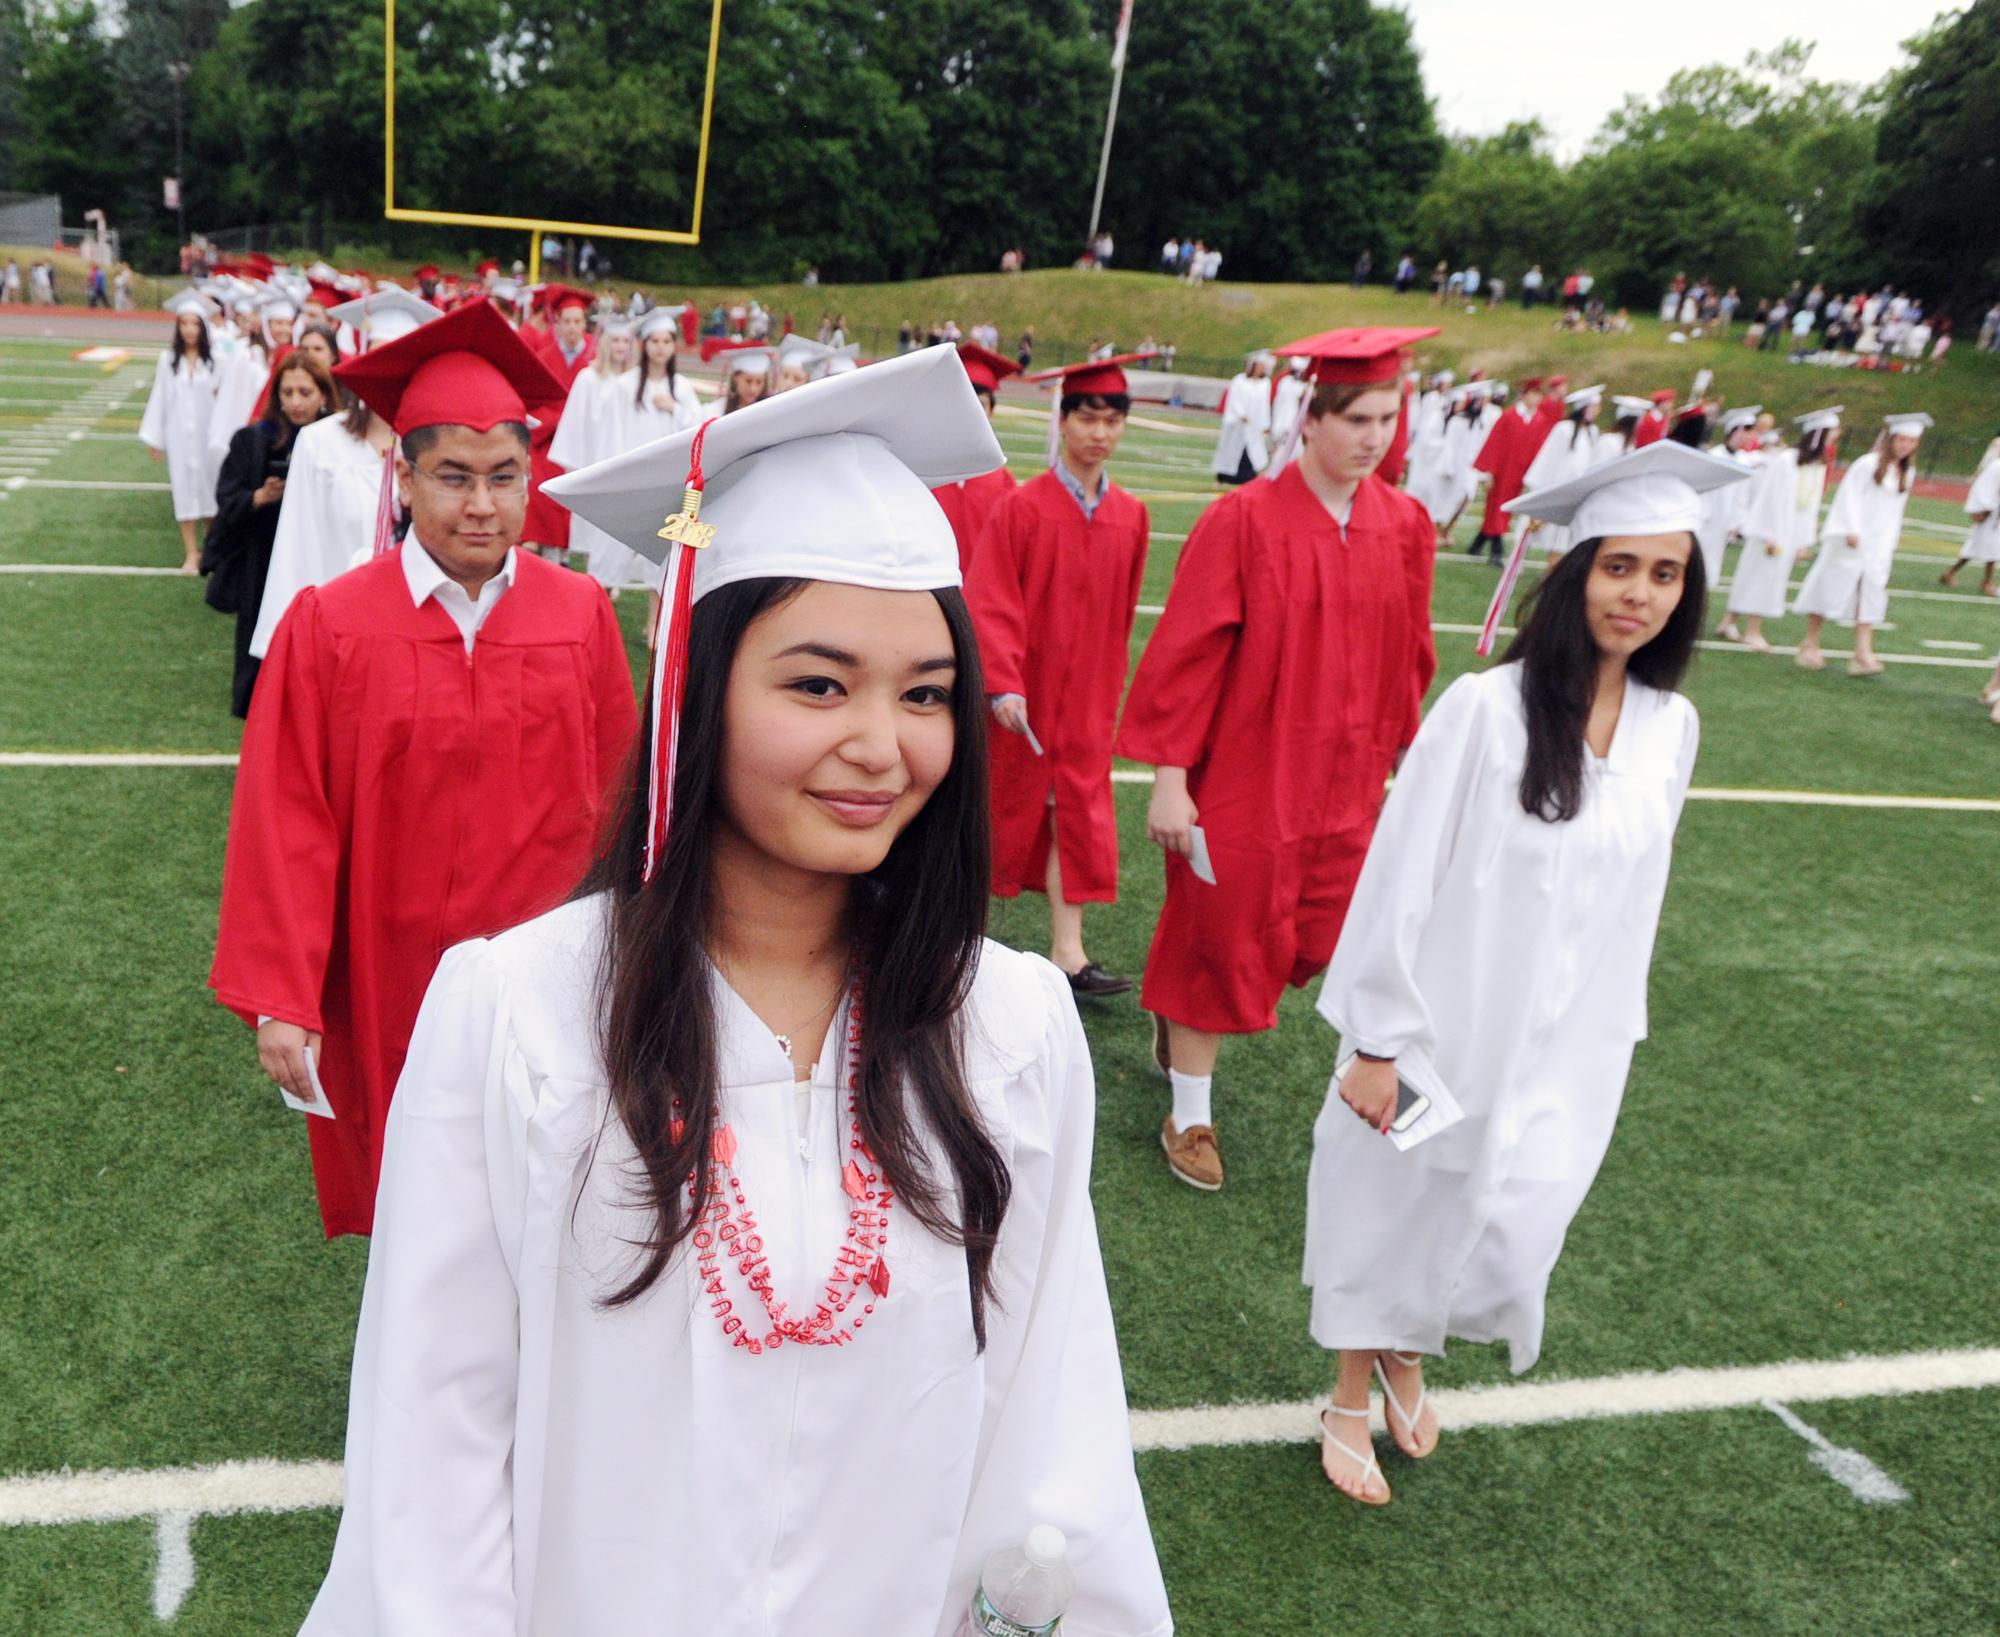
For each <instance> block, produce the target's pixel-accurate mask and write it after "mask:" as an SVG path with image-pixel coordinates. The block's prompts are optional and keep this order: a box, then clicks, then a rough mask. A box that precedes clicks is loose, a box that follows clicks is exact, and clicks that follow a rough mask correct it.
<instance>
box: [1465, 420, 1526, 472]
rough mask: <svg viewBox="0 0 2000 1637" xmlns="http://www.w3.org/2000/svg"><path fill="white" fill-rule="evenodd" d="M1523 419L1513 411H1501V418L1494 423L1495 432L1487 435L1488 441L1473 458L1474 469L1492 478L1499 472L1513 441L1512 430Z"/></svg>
mask: <svg viewBox="0 0 2000 1637" xmlns="http://www.w3.org/2000/svg"><path fill="white" fill-rule="evenodd" d="M1520 423H1521V417H1520V416H1519V415H1516V414H1515V413H1514V411H1513V410H1511V409H1503V410H1501V411H1500V418H1499V419H1498V420H1497V421H1495V422H1494V423H1493V430H1492V431H1491V432H1488V433H1487V434H1486V441H1485V442H1484V443H1482V444H1481V445H1480V446H1479V453H1478V454H1477V455H1475V456H1474V457H1473V460H1472V469H1473V470H1474V471H1475V472H1484V473H1486V475H1487V476H1489V477H1491V476H1492V475H1493V474H1494V473H1495V472H1497V471H1499V469H1500V466H1501V464H1502V462H1503V461H1505V459H1506V458H1507V449H1508V445H1509V444H1510V443H1511V442H1512V441H1513V436H1514V434H1513V431H1512V428H1513V427H1516V426H1518V425H1520Z"/></svg>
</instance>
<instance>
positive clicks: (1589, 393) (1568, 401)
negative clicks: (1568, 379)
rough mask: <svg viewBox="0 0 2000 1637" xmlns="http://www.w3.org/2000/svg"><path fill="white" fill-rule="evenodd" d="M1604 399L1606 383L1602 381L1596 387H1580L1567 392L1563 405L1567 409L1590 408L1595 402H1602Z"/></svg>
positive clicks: (1564, 395)
mask: <svg viewBox="0 0 2000 1637" xmlns="http://www.w3.org/2000/svg"><path fill="white" fill-rule="evenodd" d="M1603 399H1604V383H1603V382H1602V381H1600V382H1598V384H1597V385H1596V386H1594V387H1578V388H1577V389H1576V391H1574V392H1565V393H1564V394H1563V406H1564V407H1565V408H1566V409H1588V408H1589V407H1590V406H1591V405H1592V404H1594V403H1601V402H1602V401H1603Z"/></svg>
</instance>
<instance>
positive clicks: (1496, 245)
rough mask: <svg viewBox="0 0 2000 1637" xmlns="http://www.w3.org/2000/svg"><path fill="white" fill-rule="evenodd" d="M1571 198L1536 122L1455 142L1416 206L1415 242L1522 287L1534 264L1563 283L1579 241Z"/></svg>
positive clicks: (1427, 253) (1544, 133)
mask: <svg viewBox="0 0 2000 1637" xmlns="http://www.w3.org/2000/svg"><path fill="white" fill-rule="evenodd" d="M1574 192H1575V189H1574V187H1573V186H1572V184H1571V181H1570V177H1569V173H1568V172H1567V171H1565V170H1564V169H1563V167H1562V166H1561V165H1560V164H1558V163H1557V161H1556V157H1555V154H1554V152H1553V151H1552V150H1551V148H1550V145H1549V138H1548V132H1547V131H1546V130H1545V129H1544V128H1543V126H1542V123H1541V121H1539V120H1531V121H1528V122H1527V123H1525V124H1514V125H1509V126H1508V127H1507V128H1506V130H1504V131H1502V132H1501V133H1500V134H1499V135H1498V136H1487V137H1457V138H1455V139H1454V140H1453V141H1452V143H1451V145H1450V147H1449V148H1448V149H1447V150H1446V152H1445V160H1444V164H1443V165H1442V166H1440V167H1439V169H1438V173H1437V175H1436V176H1435V177H1434V178H1433V179H1432V181H1431V185H1430V186H1429V187H1428V188H1426V189H1425V190H1424V194H1423V197H1422V198H1421V199H1419V200H1418V201H1417V209H1416V218H1415V224H1414V236H1415V239H1416V242H1417V243H1418V244H1420V245H1422V246H1423V247H1424V255H1425V256H1426V257H1430V258H1435V257H1440V256H1441V257H1443V258H1444V259H1445V260H1446V261H1448V262H1450V263H1451V265H1452V266H1454V267H1462V266H1464V265H1465V264H1466V263H1468V262H1471V263H1475V264H1477V265H1478V266H1480V267H1482V268H1484V269H1485V270H1486V271H1487V272H1489V273H1496V274H1498V275H1499V276H1500V277H1502V278H1505V279H1507V280H1509V281H1511V282H1513V283H1515V284H1516V285H1517V286H1518V283H1519V280H1520V277H1521V275H1522V274H1523V273H1525V272H1526V271H1527V270H1528V269H1529V268H1530V267H1532V266H1534V265H1536V264H1540V266H1541V267H1542V270H1543V271H1544V272H1545V273H1547V274H1549V275H1550V276H1551V277H1552V278H1560V276H1561V274H1560V272H1559V269H1561V268H1562V267H1564V266H1565V265H1566V263H1567V261H1568V258H1569V255H1570V252H1571V247H1572V245H1573V244H1574V242H1575V240H1576V238H1577V222H1576V215H1575V207H1574V203H1573V195H1574Z"/></svg>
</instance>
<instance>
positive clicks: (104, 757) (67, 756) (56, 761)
mask: <svg viewBox="0 0 2000 1637" xmlns="http://www.w3.org/2000/svg"><path fill="white" fill-rule="evenodd" d="M241 760H242V758H241V757H240V756H238V755H236V754H235V753H233V752H230V751H219V750H218V751H187V752H181V751H151V750H147V751H116V750H113V751H105V750H85V751H55V750H6V751H0V768H10V767H23V768H32V767H52V768H121V767H235V766H236V765H237V764H238V763H239V762H240V761H241ZM1111 782H1112V783H1113V784H1114V785H1150V784H1151V783H1152V782H1153V774H1152V771H1151V770H1150V769H1148V768H1143V767H1120V768H1114V769H1113V770H1112V773H1111ZM1688 800H1689V801H1735V802H1752V803H1757V802H1761V803H1766V804H1769V805H1771V806H1775V807H1858V808H1875V809H1891V810H1898V811H1905V812H1917V813H2000V798H1995V799H1991V800H1989V799H1987V798H1985V797H1980V796H1889V795H1871V794H1850V793H1848V792H1845V791H1839V790H1747V789H1735V788H1731V787H1728V786H1722V785H1716V786H1702V785H1696V786H1695V787H1694V788H1693V789H1692V790H1690V791H1689V792H1688Z"/></svg>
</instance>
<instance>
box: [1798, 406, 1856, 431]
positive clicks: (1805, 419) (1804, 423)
mask: <svg viewBox="0 0 2000 1637" xmlns="http://www.w3.org/2000/svg"><path fill="white" fill-rule="evenodd" d="M1846 408H1847V406H1846V405H1845V404H1828V405H1827V406H1826V408H1824V409H1813V410H1808V411H1807V412H1806V413H1805V414H1803V415H1798V416H1794V417H1793V419H1792V424H1793V425H1794V426H1796V427H1797V428H1798V429H1799V430H1800V431H1801V432H1831V431H1832V430H1833V429H1834V428H1835V427H1836V426H1838V425H1840V417H1841V413H1842V412H1843V411H1844V410H1845V409H1846Z"/></svg>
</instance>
